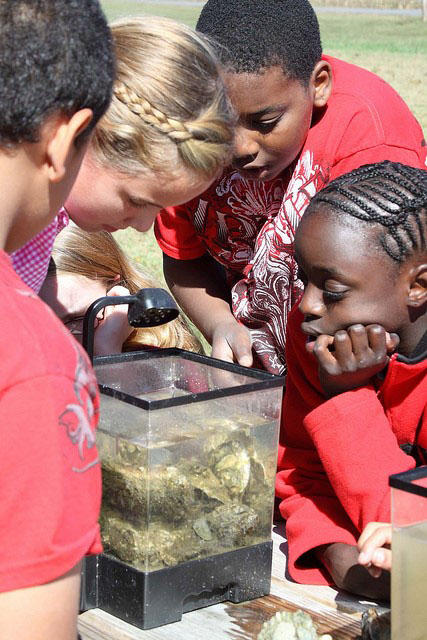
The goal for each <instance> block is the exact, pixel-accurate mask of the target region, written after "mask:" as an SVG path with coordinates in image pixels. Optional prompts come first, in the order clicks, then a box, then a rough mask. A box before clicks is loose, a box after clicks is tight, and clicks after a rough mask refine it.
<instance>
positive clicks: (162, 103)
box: [66, 17, 234, 232]
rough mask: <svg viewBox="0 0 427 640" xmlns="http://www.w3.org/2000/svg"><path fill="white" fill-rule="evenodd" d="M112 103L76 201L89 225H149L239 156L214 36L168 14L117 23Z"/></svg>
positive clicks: (82, 222) (72, 209)
mask: <svg viewBox="0 0 427 640" xmlns="http://www.w3.org/2000/svg"><path fill="white" fill-rule="evenodd" d="M111 31H112V35H113V42H114V46H115V53H116V61H117V62H116V65H117V66H116V82H115V86H114V92H113V100H112V103H111V106H110V108H109V110H108V112H107V114H106V115H105V117H104V118H103V119H102V121H101V122H100V123H99V126H98V127H97V129H96V131H95V134H94V137H93V140H92V144H91V148H90V150H89V153H88V154H87V155H86V158H85V160H84V164H83V167H82V170H81V172H80V174H79V176H78V178H77V182H76V185H75V188H74V189H73V191H72V193H71V195H70V197H69V199H68V200H67V203H66V210H67V212H68V213H69V215H70V217H71V218H72V219H73V220H74V222H76V224H78V225H79V226H80V227H81V228H83V229H85V230H87V231H99V230H104V231H110V232H112V231H116V230H117V229H123V228H125V227H133V228H135V229H137V230H138V231H147V230H148V229H149V228H150V227H151V226H152V224H153V221H154V219H155V217H156V215H157V213H158V211H159V210H160V209H163V208H165V207H168V206H172V205H176V204H179V203H183V202H186V201H187V200H188V199H191V198H193V197H196V196H197V195H198V194H200V193H201V192H202V191H204V190H205V189H206V188H207V187H208V186H209V185H210V184H211V183H212V181H213V180H214V178H215V177H216V176H217V174H218V172H219V171H220V170H221V169H222V167H223V166H224V164H225V163H227V161H228V160H229V154H230V151H231V145H232V141H233V126H234V113H233V111H232V108H231V106H230V103H229V101H228V98H227V94H226V91H225V88H224V85H223V82H222V80H221V77H220V75H219V73H218V67H217V62H216V59H215V57H214V54H213V52H212V50H211V47H210V45H209V44H208V43H207V42H206V41H205V40H204V39H203V36H200V35H199V34H197V33H196V32H195V31H194V30H193V29H191V28H190V27H187V26H185V25H183V24H179V23H177V22H174V21H172V20H168V19H166V18H157V17H151V18H148V17H147V18H131V19H125V20H119V21H117V22H114V23H113V24H111Z"/></svg>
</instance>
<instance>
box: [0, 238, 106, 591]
mask: <svg viewBox="0 0 427 640" xmlns="http://www.w3.org/2000/svg"><path fill="white" fill-rule="evenodd" d="M0 317H1V332H0V353H1V362H2V364H1V367H0V425H1V431H2V433H1V438H0V459H1V465H0V592H4V591H11V590H15V589H21V588H25V587H30V586H37V585H40V584H44V583H46V582H49V581H51V580H54V579H56V578H59V577H60V576H61V575H63V574H64V573H66V572H67V571H69V570H70V569H71V568H72V567H73V566H75V565H76V564H77V563H78V562H79V561H80V560H81V559H82V557H83V556H84V555H85V554H87V553H99V552H100V551H101V550H102V547H101V543H100V537H99V527H98V516H99V509H100V501H101V472H100V465H99V459H98V454H97V450H96V446H95V433H94V430H95V426H96V423H97V420H98V411H99V396H98V389H97V384H96V380H95V377H94V374H93V371H92V369H91V367H90V364H89V361H88V358H87V356H86V354H85V353H84V351H83V349H82V348H81V347H80V346H79V345H78V344H77V342H76V341H75V340H74V339H73V338H72V337H71V336H70V334H69V333H68V331H67V330H66V329H65V327H63V325H62V324H61V322H60V321H59V320H58V318H56V316H55V315H54V314H53V312H52V311H51V310H50V309H49V308H48V307H47V306H46V305H45V304H44V303H43V302H42V301H41V300H40V299H39V298H38V297H37V296H36V295H35V294H34V292H32V291H31V290H30V289H29V288H28V287H27V286H26V285H25V284H24V283H23V282H22V280H20V278H19V277H18V276H17V275H16V274H15V272H14V271H13V269H12V266H11V262H10V258H9V257H8V256H7V254H6V253H4V252H3V251H0Z"/></svg>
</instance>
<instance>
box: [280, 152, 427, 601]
mask: <svg viewBox="0 0 427 640" xmlns="http://www.w3.org/2000/svg"><path fill="white" fill-rule="evenodd" d="M295 257H296V260H297V262H298V267H299V275H300V277H301V279H302V280H303V282H304V285H305V289H304V294H303V296H302V298H301V299H300V302H299V303H298V305H297V306H296V307H294V309H293V311H292V313H291V315H290V318H289V323H288V329H287V358H288V366H289V369H288V377H287V388H286V396H285V400H284V407H283V414H284V423H283V425H282V432H281V440H280V447H279V461H278V464H279V472H278V475H277V483H276V492H277V495H278V497H279V498H280V499H281V504H280V511H281V514H282V516H283V517H284V518H285V519H286V533H287V537H288V542H289V558H288V566H289V571H290V574H291V576H292V577H293V578H294V579H295V580H297V581H298V582H305V583H317V584H322V583H323V584H325V583H329V584H331V583H335V584H337V585H338V586H339V587H340V588H344V589H346V590H347V591H352V592H354V593H358V594H361V595H363V596H365V597H372V598H387V597H389V578H390V574H389V572H388V571H382V572H378V571H373V572H370V571H369V570H368V568H367V567H366V566H362V565H361V564H358V559H359V558H358V555H359V551H358V548H357V541H358V538H359V536H360V535H361V533H362V531H363V530H364V528H365V527H366V525H367V524H368V523H369V522H382V523H387V522H390V493H389V488H388V478H389V475H390V474H393V473H398V472H401V471H406V470H409V469H412V468H414V467H415V466H417V465H420V464H427V411H426V406H427V172H426V171H424V170H422V169H415V168H411V167H407V166H404V165H401V164H399V163H391V162H383V163H381V164H372V165H365V166H363V167H361V168H359V169H356V170H354V171H352V172H351V173H348V174H346V175H343V176H341V177H339V178H337V179H336V180H334V181H332V182H331V183H330V184H329V185H328V186H327V187H326V188H325V189H323V190H322V191H319V192H318V193H317V195H316V196H315V197H314V198H313V199H312V201H311V203H310V205H309V206H308V208H307V211H306V213H305V215H304V217H303V218H302V221H301V223H300V226H299V228H298V231H297V234H296V241H295ZM365 537H366V533H365ZM362 545H363V539H362ZM362 559H363V558H362ZM365 564H368V562H366V560H365ZM371 573H373V574H374V575H371ZM379 573H380V574H381V575H380V576H379V577H378V574H379ZM375 576H377V577H375Z"/></svg>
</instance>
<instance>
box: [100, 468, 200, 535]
mask: <svg viewBox="0 0 427 640" xmlns="http://www.w3.org/2000/svg"><path fill="white" fill-rule="evenodd" d="M148 483H149V490H150V495H149V504H148V503H147V492H148ZM102 493H103V500H104V502H105V503H106V504H107V505H109V506H110V507H112V508H113V509H117V510H118V511H120V512H121V513H123V514H124V515H125V516H126V517H127V518H129V520H130V521H133V522H137V521H139V520H144V521H147V520H148V516H150V519H152V517H161V518H163V519H166V520H170V521H172V522H179V521H181V520H184V519H185V518H186V516H187V513H188V509H189V506H190V504H191V502H192V500H193V489H192V487H191V485H190V482H189V480H188V478H187V477H186V476H185V475H183V474H182V473H180V472H179V471H178V470H177V469H176V467H167V468H166V469H164V468H161V469H159V470H157V469H154V468H153V470H152V473H150V474H148V473H147V470H146V469H145V468H144V467H136V468H135V467H132V466H130V465H127V464H120V463H119V462H112V461H105V462H103V463H102ZM148 509H149V513H148Z"/></svg>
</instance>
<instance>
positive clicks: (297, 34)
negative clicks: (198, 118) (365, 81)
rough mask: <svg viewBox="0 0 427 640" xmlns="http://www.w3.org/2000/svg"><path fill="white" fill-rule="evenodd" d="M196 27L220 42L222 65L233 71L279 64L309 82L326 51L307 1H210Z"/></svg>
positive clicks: (288, 72)
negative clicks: (323, 49) (323, 51)
mask: <svg viewBox="0 0 427 640" xmlns="http://www.w3.org/2000/svg"><path fill="white" fill-rule="evenodd" d="M196 29H197V30H198V31H200V32H201V33H203V34H205V35H206V36H208V37H210V38H211V39H212V40H213V41H214V42H217V43H218V44H219V45H220V46H219V47H218V51H217V53H218V55H219V58H220V60H221V63H222V64H223V65H224V66H225V67H226V68H227V70H229V71H232V72H234V73H260V72H263V71H265V70H266V69H269V68H271V67H273V66H280V67H282V70H283V72H284V74H285V75H286V76H288V77H290V78H294V79H296V80H299V81H300V82H301V83H302V84H303V85H305V86H306V85H307V84H308V82H309V80H310V77H311V74H312V72H313V69H314V67H315V65H316V64H317V62H319V60H320V58H321V55H322V44H321V41H320V32H319V23H318V21H317V17H316V14H315V12H314V9H313V7H312V6H311V4H310V2H308V0H208V2H207V3H206V4H205V6H204V7H203V9H202V12H201V14H200V17H199V20H198V22H197V26H196Z"/></svg>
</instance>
